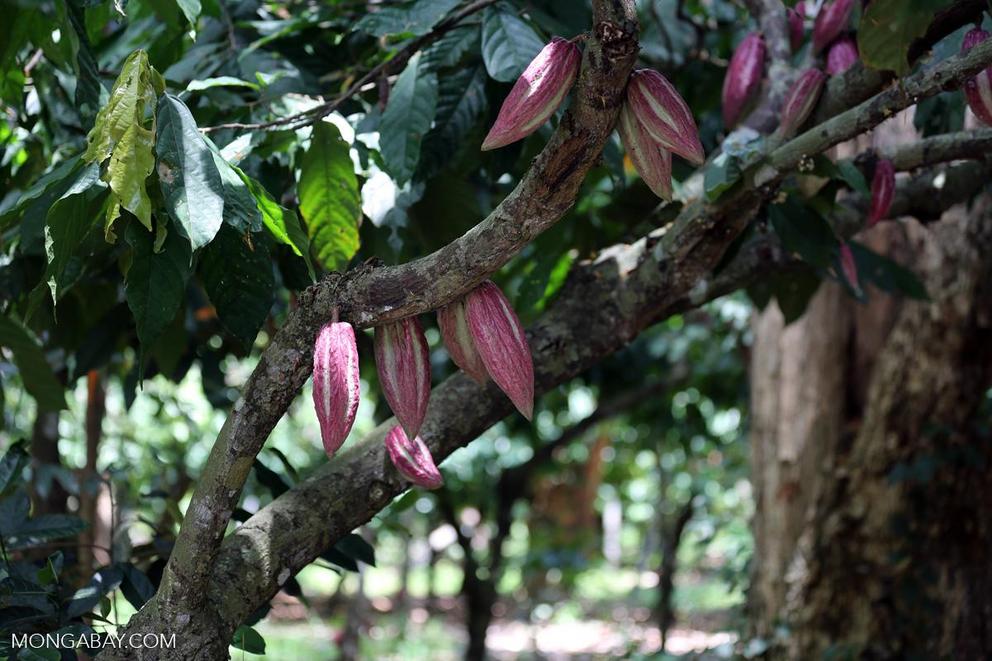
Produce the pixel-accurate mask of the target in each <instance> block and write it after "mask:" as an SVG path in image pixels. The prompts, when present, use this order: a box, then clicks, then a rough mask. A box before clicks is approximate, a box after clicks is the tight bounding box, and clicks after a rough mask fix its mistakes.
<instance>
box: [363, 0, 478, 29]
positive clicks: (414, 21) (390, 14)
mask: <svg viewBox="0 0 992 661" xmlns="http://www.w3.org/2000/svg"><path fill="white" fill-rule="evenodd" d="M458 2H459V0H417V1H416V2H407V3H403V4H401V5H398V6H380V7H381V8H380V9H379V11H376V12H372V13H369V14H366V15H365V16H364V17H363V18H362V19H361V20H360V21H358V23H356V24H355V30H360V31H362V32H366V33H368V34H371V35H372V36H374V37H385V36H387V35H391V34H411V35H414V36H418V37H419V36H420V35H424V34H427V33H428V32H430V31H431V28H433V27H434V26H435V25H437V23H438V21H440V20H441V19H442V18H444V15H445V14H447V13H448V12H449V11H451V10H452V9H454V8H455V6H456V5H457V4H458Z"/></svg>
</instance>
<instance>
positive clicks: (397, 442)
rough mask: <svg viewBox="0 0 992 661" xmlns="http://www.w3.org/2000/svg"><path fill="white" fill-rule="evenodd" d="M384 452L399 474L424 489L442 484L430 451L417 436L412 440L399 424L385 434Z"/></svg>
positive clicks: (435, 487) (442, 479)
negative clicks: (387, 454)
mask: <svg viewBox="0 0 992 661" xmlns="http://www.w3.org/2000/svg"><path fill="white" fill-rule="evenodd" d="M386 452H387V453H389V459H390V461H392V462H393V466H396V470H397V471H399V473H400V475H402V476H403V477H405V478H406V479H407V480H409V481H410V482H413V483H414V484H416V485H417V486H419V487H423V488H425V489H438V488H440V487H441V486H443V485H444V478H443V477H441V471H439V470H438V469H437V465H436V464H435V463H434V457H432V456H431V451H430V449H429V448H428V447H427V444H426V443H424V441H423V439H421V438H420V437H419V436H414V437H413V440H412V441H411V440H410V437H409V436H407V435H406V432H404V431H403V428H402V427H400V426H399V425H397V426H395V427H393V428H392V429H390V430H389V433H388V434H386Z"/></svg>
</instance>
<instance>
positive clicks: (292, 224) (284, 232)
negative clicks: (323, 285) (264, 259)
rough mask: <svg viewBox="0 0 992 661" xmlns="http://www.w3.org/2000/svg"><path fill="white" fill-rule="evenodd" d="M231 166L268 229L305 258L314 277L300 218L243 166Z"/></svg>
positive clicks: (277, 239)
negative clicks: (278, 201) (283, 205)
mask: <svg viewBox="0 0 992 661" xmlns="http://www.w3.org/2000/svg"><path fill="white" fill-rule="evenodd" d="M231 167H232V168H234V171H235V172H237V173H238V176H239V177H241V180H242V181H243V182H244V183H245V185H246V186H247V187H248V192H250V193H251V196H252V197H253V198H255V204H256V205H257V206H258V211H259V213H261V214H262V223H263V224H264V225H265V227H266V229H268V230H269V233H270V234H272V236H273V237H274V238H275V239H276V241H278V242H279V243H285V244H286V245H287V246H289V247H290V248H292V249H293V252H294V253H296V254H297V255H299V256H300V257H302V258H303V261H305V262H306V264H307V271H309V272H310V277H311V278H314V277H315V276H314V270H313V263H312V262H311V261H310V242H309V240H308V239H307V235H306V232H304V231H303V227H302V226H301V225H300V221H299V218H297V217H296V214H295V213H293V212H292V211H290V210H289V209H286V208H284V207H281V206H279V204H278V203H276V201H275V200H274V199H273V198H272V196H271V195H270V194H269V191H267V190H265V187H264V186H263V185H262V184H260V183H258V182H257V181H255V180H254V179H252V178H251V177H249V176H248V175H246V174H245V173H244V172H243V171H242V170H241V168H239V167H236V166H234V165H232V166H231Z"/></svg>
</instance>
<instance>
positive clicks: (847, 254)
mask: <svg viewBox="0 0 992 661" xmlns="http://www.w3.org/2000/svg"><path fill="white" fill-rule="evenodd" d="M840 268H841V270H842V271H844V279H845V280H847V282H848V284H849V285H851V288H852V289H854V291H856V292H857V293H859V294H860V293H861V285H860V284H858V265H857V264H856V263H855V261H854V253H853V252H851V246H849V245H847V242H846V241H841V242H840Z"/></svg>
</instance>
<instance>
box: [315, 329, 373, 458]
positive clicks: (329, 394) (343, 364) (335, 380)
mask: <svg viewBox="0 0 992 661" xmlns="http://www.w3.org/2000/svg"><path fill="white" fill-rule="evenodd" d="M360 391H361V384H360V383H359V380H358V346H357V345H356V344H355V329H353V328H352V327H351V324H349V323H347V322H344V321H339V322H334V323H329V324H325V325H324V327H323V328H321V329H320V332H319V333H318V334H317V341H316V342H315V343H314V347H313V405H314V409H315V410H316V411H317V420H318V421H319V422H320V438H321V440H322V441H323V443H324V451H325V452H326V453H327V456H328V457H333V456H334V453H335V452H337V450H338V448H340V447H341V445H342V444H343V443H344V441H345V439H346V438H348V432H350V431H351V426H352V425H353V424H355V414H356V413H357V412H358V402H359V399H360Z"/></svg>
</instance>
